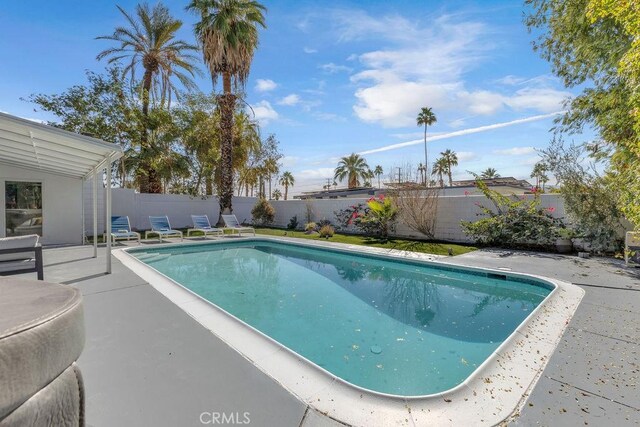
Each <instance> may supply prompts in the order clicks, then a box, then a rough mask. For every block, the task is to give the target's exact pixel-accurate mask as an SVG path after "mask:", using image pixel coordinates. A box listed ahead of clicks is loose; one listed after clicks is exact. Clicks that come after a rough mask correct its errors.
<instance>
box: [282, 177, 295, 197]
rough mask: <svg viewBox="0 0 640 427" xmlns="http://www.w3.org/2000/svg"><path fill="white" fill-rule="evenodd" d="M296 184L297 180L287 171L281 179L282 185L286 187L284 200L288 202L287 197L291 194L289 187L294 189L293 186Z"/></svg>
mask: <svg viewBox="0 0 640 427" xmlns="http://www.w3.org/2000/svg"><path fill="white" fill-rule="evenodd" d="M295 183H296V180H295V179H294V178H293V175H292V174H291V172H289V171H287V172H284V173H283V174H282V176H281V177H280V185H282V186H283V187H284V199H285V200H287V196H288V194H289V187H290V186H291V187H293V184H295Z"/></svg>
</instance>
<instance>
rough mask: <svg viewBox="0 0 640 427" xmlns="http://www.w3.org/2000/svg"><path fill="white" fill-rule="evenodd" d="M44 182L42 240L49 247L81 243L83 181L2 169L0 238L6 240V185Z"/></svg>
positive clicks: (3, 167)
mask: <svg viewBox="0 0 640 427" xmlns="http://www.w3.org/2000/svg"><path fill="white" fill-rule="evenodd" d="M6 181H24V182H42V218H43V221H42V239H41V242H42V243H43V244H45V245H47V244H80V243H82V180H81V179H74V178H68V177H64V176H60V175H55V174H50V173H46V172H40V171H38V170H34V169H23V168H18V167H13V166H7V165H4V164H3V165H0V194H2V204H1V206H0V237H5V236H6V223H5V222H6V216H5V201H4V194H5V182H6Z"/></svg>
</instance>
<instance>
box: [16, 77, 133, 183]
mask: <svg viewBox="0 0 640 427" xmlns="http://www.w3.org/2000/svg"><path fill="white" fill-rule="evenodd" d="M120 74H121V70H120V69H119V68H117V67H111V68H109V69H107V70H106V73H105V74H97V73H95V72H93V71H87V72H86V76H87V83H86V84H84V85H75V86H73V87H71V88H70V89H67V90H66V91H65V92H62V93H61V94H54V95H45V94H33V95H31V96H29V98H28V101H29V102H32V103H34V104H36V105H38V107H39V108H40V109H41V110H42V111H47V112H49V113H52V114H53V115H55V116H56V117H57V118H58V121H56V122H49V123H48V124H49V125H51V126H56V127H59V128H62V129H65V130H68V131H71V132H75V133H80V134H85V135H90V136H93V137H94V138H99V139H102V140H104V141H107V142H111V143H114V144H118V145H120V146H122V148H123V149H124V150H125V153H127V155H126V156H125V157H123V158H121V159H120V162H119V165H118V177H119V181H120V186H121V187H126V186H127V176H128V171H129V170H130V169H131V166H132V165H131V164H130V156H131V154H132V153H133V152H134V146H133V144H132V141H137V140H138V136H137V135H138V132H139V131H138V129H139V120H140V115H139V114H138V112H137V111H136V99H135V97H134V96H133V94H131V93H130V92H129V91H128V90H127V87H126V82H123V81H122V80H121V79H120Z"/></svg>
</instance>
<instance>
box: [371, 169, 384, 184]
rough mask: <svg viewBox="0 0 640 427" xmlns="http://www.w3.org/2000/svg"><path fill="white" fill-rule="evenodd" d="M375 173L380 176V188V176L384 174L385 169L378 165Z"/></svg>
mask: <svg viewBox="0 0 640 427" xmlns="http://www.w3.org/2000/svg"><path fill="white" fill-rule="evenodd" d="M373 174H374V175H375V176H376V177H377V178H378V188H381V187H380V176H381V175H382V174H384V170H383V169H382V166H380V165H377V166H376V167H375V169H374V170H373Z"/></svg>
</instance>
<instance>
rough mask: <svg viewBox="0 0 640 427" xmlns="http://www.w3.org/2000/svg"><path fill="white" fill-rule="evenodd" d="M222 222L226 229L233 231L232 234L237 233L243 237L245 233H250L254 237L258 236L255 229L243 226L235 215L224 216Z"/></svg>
mask: <svg viewBox="0 0 640 427" xmlns="http://www.w3.org/2000/svg"><path fill="white" fill-rule="evenodd" d="M222 220H223V221H224V226H225V228H226V229H229V230H232V232H233V231H236V232H237V233H238V235H239V236H242V232H243V231H250V232H252V233H253V235H254V236H255V235H256V230H255V229H254V228H253V227H245V226H243V225H241V224H240V221H238V218H236V216H235V215H222Z"/></svg>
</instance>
